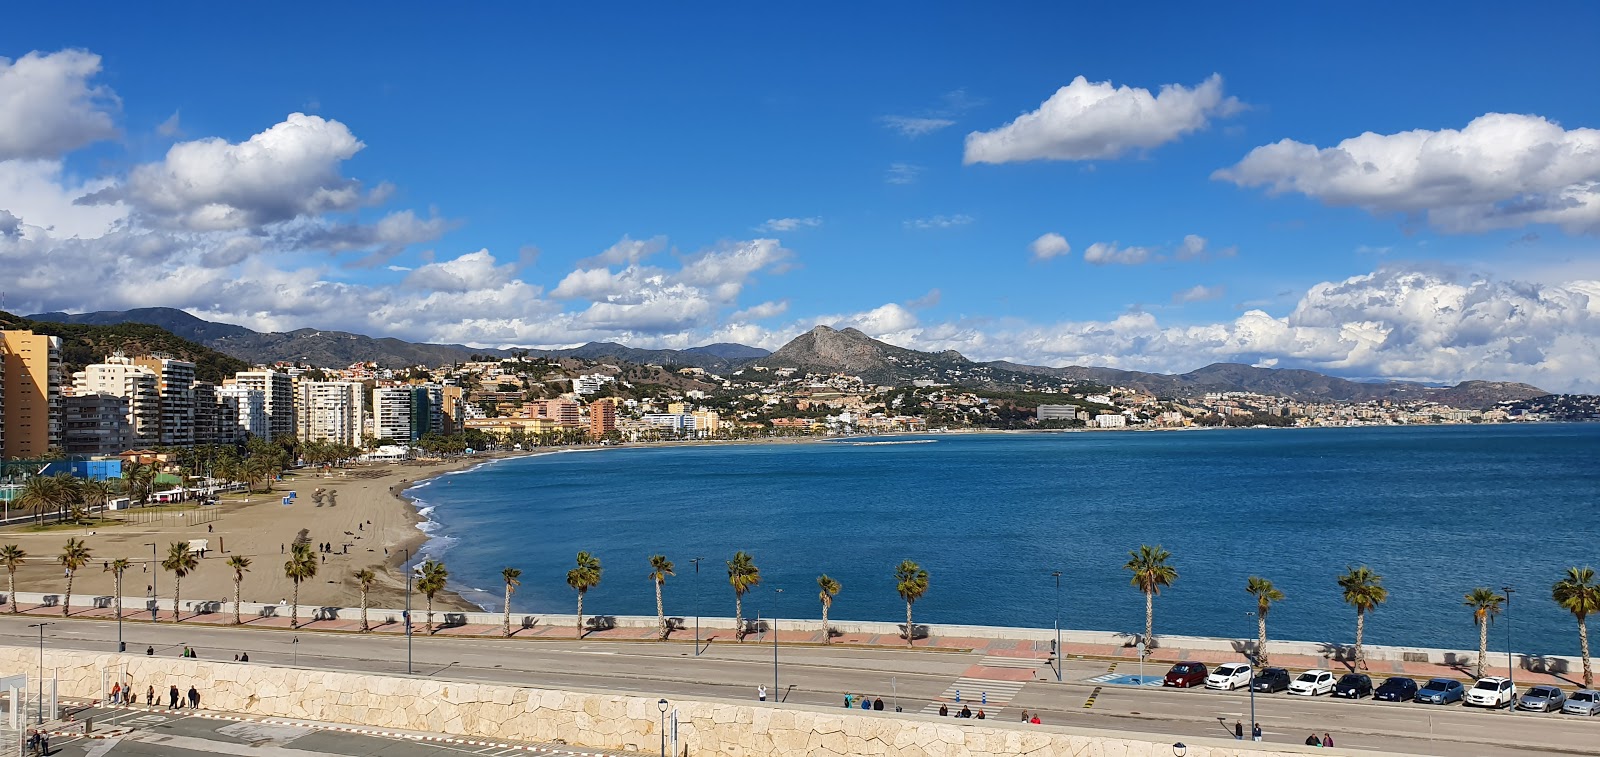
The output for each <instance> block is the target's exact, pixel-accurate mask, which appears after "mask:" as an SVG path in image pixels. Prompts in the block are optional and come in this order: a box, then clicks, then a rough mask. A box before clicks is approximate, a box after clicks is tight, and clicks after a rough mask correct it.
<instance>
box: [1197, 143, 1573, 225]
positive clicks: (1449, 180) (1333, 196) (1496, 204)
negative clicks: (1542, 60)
mask: <svg viewBox="0 0 1600 757" xmlns="http://www.w3.org/2000/svg"><path fill="white" fill-rule="evenodd" d="M1212 177H1213V178H1216V179H1220V180H1224V181H1230V182H1233V183H1234V184H1237V185H1239V186H1242V187H1266V188H1267V191H1269V192H1271V193H1273V194H1283V193H1290V192H1293V193H1299V194H1303V195H1306V196H1307V197H1311V198H1313V199H1316V200H1320V201H1322V202H1323V203H1325V204H1328V205H1336V206H1354V207H1359V208H1363V209H1365V210H1367V211H1368V212H1370V213H1373V214H1376V215H1389V214H1402V215H1406V216H1421V217H1424V218H1426V219H1427V222H1428V223H1429V224H1430V225H1432V226H1433V227H1435V228H1437V229H1439V230H1441V231H1445V232H1450V233H1465V232H1477V231H1484V230H1488V229H1498V228H1510V227H1518V226H1523V225H1527V224H1533V223H1548V224H1553V225H1556V226H1559V227H1561V228H1562V229H1563V230H1565V231H1567V232H1568V233H1572V234H1580V233H1581V234H1594V233H1600V130H1596V129H1587V128H1578V129H1564V128H1562V127H1561V126H1560V125H1559V124H1556V123H1555V122H1552V121H1549V120H1547V119H1545V118H1541V117H1539V116H1533V115H1517V114H1509V113H1489V114H1485V115H1483V116H1479V117H1478V118H1475V119H1473V120H1472V121H1471V122H1470V123H1468V124H1467V125H1466V127H1465V128H1463V129H1460V130H1456V129H1441V130H1439V131H1429V130H1426V129H1417V130H1414V131H1407V132H1400V133H1398V134H1374V133H1372V132H1367V133H1365V134H1362V135H1360V136H1358V137H1351V138H1349V139H1346V140H1344V141H1342V142H1340V143H1339V144H1338V145H1335V146H1333V147H1326V148H1319V147H1317V146H1315V145H1310V144H1306V143H1303V142H1296V141H1294V140H1289V139H1285V140H1282V141H1280V142H1277V143H1274V144H1270V145H1264V146H1262V147H1257V148H1255V149H1254V150H1251V151H1250V154H1248V155H1246V156H1245V157H1244V159H1243V160H1241V161H1239V162H1238V163H1237V164H1235V165H1233V166H1231V167H1229V168H1224V169H1221V170H1218V171H1216V172H1215V173H1213V174H1212Z"/></svg>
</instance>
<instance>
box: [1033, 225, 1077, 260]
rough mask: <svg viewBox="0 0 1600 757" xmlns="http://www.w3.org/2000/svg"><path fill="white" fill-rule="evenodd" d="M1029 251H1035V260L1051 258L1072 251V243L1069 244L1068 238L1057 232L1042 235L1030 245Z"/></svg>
mask: <svg viewBox="0 0 1600 757" xmlns="http://www.w3.org/2000/svg"><path fill="white" fill-rule="evenodd" d="M1028 251H1029V252H1032V253H1033V259H1034V260H1049V259H1051V258H1057V257H1060V256H1062V255H1067V254H1070V253H1071V252H1072V245H1070V244H1067V238H1066V237H1064V236H1061V235H1060V234H1057V233H1055V232H1053V231H1052V232H1049V233H1046V234H1042V235H1040V237H1039V238H1038V239H1035V240H1033V243H1032V244H1030V245H1028Z"/></svg>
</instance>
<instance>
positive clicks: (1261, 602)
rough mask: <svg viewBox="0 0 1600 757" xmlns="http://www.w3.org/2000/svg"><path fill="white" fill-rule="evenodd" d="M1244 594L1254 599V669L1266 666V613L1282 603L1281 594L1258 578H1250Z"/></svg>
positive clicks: (1270, 584) (1265, 580)
mask: <svg viewBox="0 0 1600 757" xmlns="http://www.w3.org/2000/svg"><path fill="white" fill-rule="evenodd" d="M1244 590H1245V593H1247V594H1249V595H1250V596H1252V597H1255V598H1256V660H1255V662H1256V667H1258V668H1264V667H1266V666H1267V611H1268V610H1271V609H1272V603H1273V602H1282V601H1283V592H1281V591H1279V590H1278V587H1276V586H1273V585H1272V582H1271V581H1268V580H1267V579H1265V578H1262V577H1260V576H1251V577H1250V579H1249V580H1248V581H1246V582H1245V585H1244Z"/></svg>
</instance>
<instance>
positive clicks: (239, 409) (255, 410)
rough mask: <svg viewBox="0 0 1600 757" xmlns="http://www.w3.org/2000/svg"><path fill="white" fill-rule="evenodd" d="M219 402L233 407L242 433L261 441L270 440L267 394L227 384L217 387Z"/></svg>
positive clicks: (242, 386) (258, 390)
mask: <svg viewBox="0 0 1600 757" xmlns="http://www.w3.org/2000/svg"><path fill="white" fill-rule="evenodd" d="M217 401H218V402H227V403H230V404H232V405H233V407H234V414H233V417H234V418H235V420H236V422H237V423H238V424H239V430H240V431H241V432H243V433H247V434H249V435H251V436H254V437H258V438H261V439H267V438H269V437H268V433H269V429H270V426H269V425H268V423H267V393H266V392H263V391H261V390H260V389H252V388H250V387H248V386H244V385H242V384H226V385H223V386H220V387H217Z"/></svg>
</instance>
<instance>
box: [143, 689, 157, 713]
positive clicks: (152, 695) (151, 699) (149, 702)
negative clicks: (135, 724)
mask: <svg viewBox="0 0 1600 757" xmlns="http://www.w3.org/2000/svg"><path fill="white" fill-rule="evenodd" d="M155 704H156V687H154V686H146V687H144V706H145V709H149V708H151V707H154V706H155Z"/></svg>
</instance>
